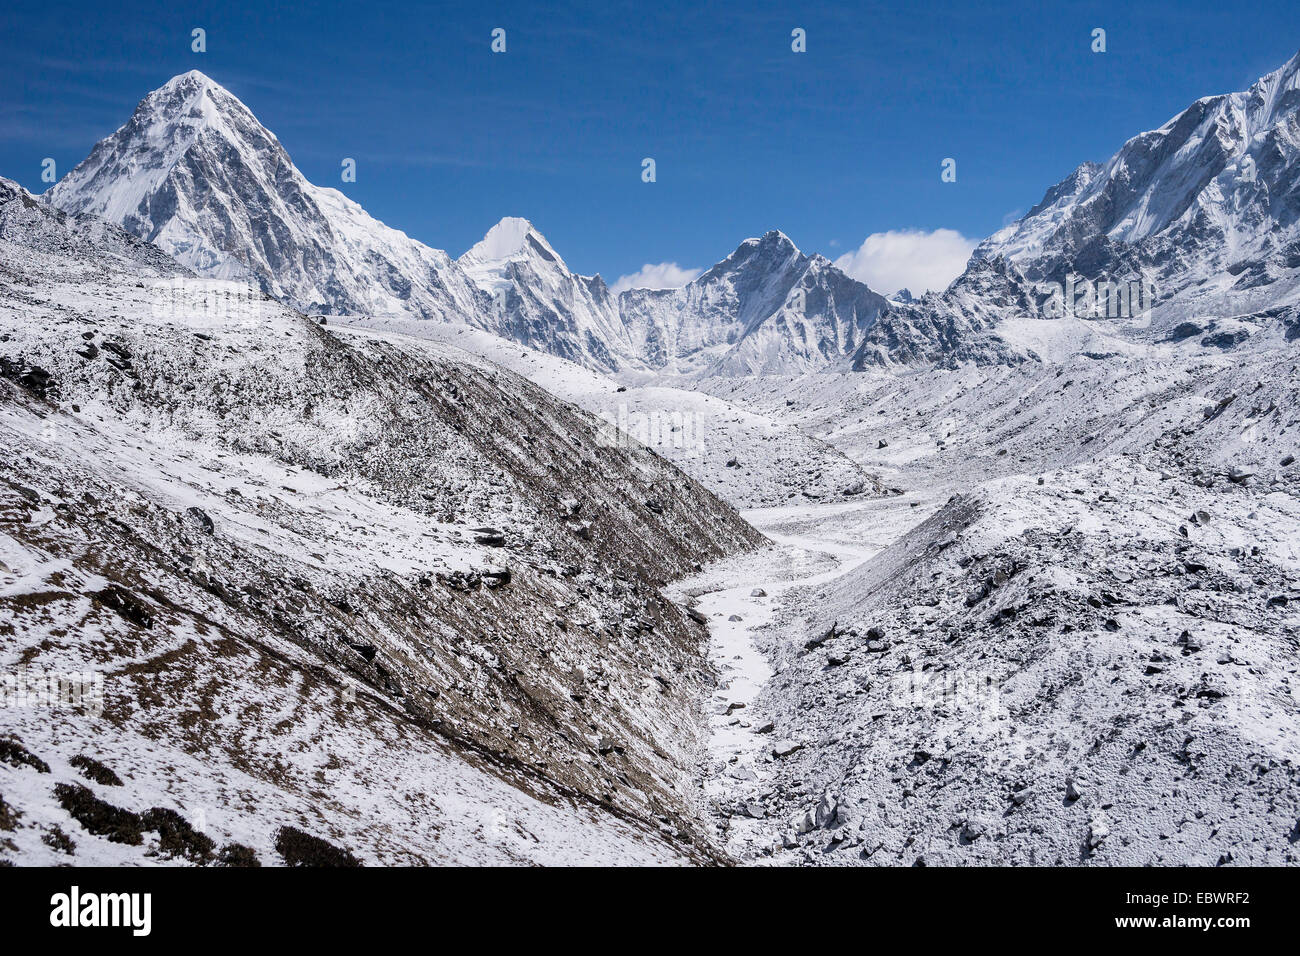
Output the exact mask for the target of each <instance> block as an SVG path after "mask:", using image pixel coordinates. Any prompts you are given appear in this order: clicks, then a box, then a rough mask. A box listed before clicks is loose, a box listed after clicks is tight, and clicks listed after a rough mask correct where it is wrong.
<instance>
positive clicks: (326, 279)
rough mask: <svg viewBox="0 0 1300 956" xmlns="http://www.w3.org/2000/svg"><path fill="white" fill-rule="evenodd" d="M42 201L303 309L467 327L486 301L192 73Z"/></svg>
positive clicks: (141, 109)
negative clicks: (313, 176)
mask: <svg viewBox="0 0 1300 956" xmlns="http://www.w3.org/2000/svg"><path fill="white" fill-rule="evenodd" d="M43 198H46V199H47V200H48V201H49V202H50V203H52V204H53V205H55V206H57V207H58V208H60V209H63V210H65V211H67V212H70V213H76V214H80V213H90V214H93V215H96V216H102V217H104V218H106V219H108V220H109V221H111V222H114V223H118V224H120V225H121V226H123V227H124V228H125V229H126V230H127V231H129V232H131V233H133V234H135V235H137V236H140V237H141V238H144V239H148V240H149V241H151V242H153V243H155V244H157V245H158V246H159V247H160V248H162V249H163V250H165V251H166V252H168V253H170V254H171V255H172V256H174V257H175V258H176V260H177V261H179V262H180V263H182V264H183V265H185V266H188V267H189V268H191V269H193V270H194V271H195V272H196V273H198V274H199V275H202V276H209V277H213V278H223V279H242V280H246V281H252V282H255V283H257V284H258V285H260V286H261V288H262V289H264V290H265V291H267V292H269V293H270V294H271V295H274V296H275V297H276V298H278V299H281V300H283V301H285V302H287V303H288V304H290V305H292V306H294V307H295V308H298V309H301V310H303V311H306V312H313V313H315V312H320V313H330V314H338V313H350V314H358V313H365V314H379V315H411V316H414V317H416V318H422V319H442V320H446V319H460V320H462V321H473V320H474V319H475V318H476V317H478V316H479V315H480V314H481V313H482V312H483V311H484V309H485V307H486V303H487V296H486V295H485V294H484V293H482V292H481V291H480V290H479V289H478V287H477V286H475V285H474V284H473V283H472V282H470V280H469V278H468V277H467V276H466V275H465V274H464V273H463V272H462V271H461V270H460V268H459V267H458V266H457V265H456V264H455V262H454V261H453V260H452V259H451V258H450V257H449V256H448V255H447V254H446V253H444V252H441V251H439V250H437V249H430V248H429V247H428V246H425V245H423V244H422V243H419V242H416V241H415V240H414V239H411V238H410V237H409V236H407V235H406V234H405V233H402V232H399V231H397V230H396V229H391V228H389V227H388V226H385V225H384V224H383V223H381V222H379V221H377V220H375V219H373V218H371V217H370V216H369V215H367V214H366V212H365V210H363V209H362V208H361V207H360V206H359V205H357V204H356V203H355V202H353V201H352V200H350V199H348V198H347V197H346V196H344V195H343V194H342V193H341V192H339V191H338V190H335V189H327V188H323V187H320V186H315V185H313V184H311V183H309V182H308V181H307V180H306V179H305V178H304V177H303V175H302V174H301V173H300V172H299V171H298V169H297V168H296V167H295V166H294V165H293V162H292V161H291V160H290V158H289V155H288V153H286V152H285V150H284V147H283V146H281V145H280V141H279V140H278V139H276V137H275V135H274V134H273V133H271V132H270V131H269V130H267V129H266V128H265V127H263V126H262V124H261V123H259V122H258V121H257V118H256V117H255V116H254V115H253V114H252V112H250V111H249V109H248V108H247V107H246V106H245V105H244V104H243V103H241V102H240V101H239V100H238V99H237V98H236V97H235V96H233V95H232V94H231V93H230V92H229V91H227V90H226V89H224V88H223V87H222V86H220V85H219V84H218V83H215V82H214V81H212V80H211V79H209V78H208V77H206V76H204V75H203V74H202V73H200V72H198V71H191V72H189V73H185V74H183V75H181V76H177V77H174V78H173V79H171V80H169V81H168V82H167V83H166V84H165V85H164V86H162V87H161V88H159V89H157V90H155V91H154V92H152V93H150V94H149V95H148V96H146V97H145V98H144V99H143V100H141V101H140V104H139V105H138V106H137V107H136V110H135V113H134V115H133V116H132V117H131V119H130V121H129V122H127V124H126V125H125V126H123V127H122V128H121V129H119V130H118V131H117V132H116V133H114V134H113V135H112V136H109V137H108V138H107V139H104V140H102V141H100V142H99V143H98V144H97V145H96V146H95V148H94V150H93V151H92V152H91V154H90V156H88V157H87V158H86V159H85V160H84V161H83V162H82V163H81V164H80V165H78V166H77V167H76V168H75V169H73V170H72V171H71V172H70V173H68V174H67V175H66V176H65V177H64V178H63V179H62V180H60V181H59V182H58V183H57V184H55V185H54V186H53V187H52V188H51V189H50V191H49V192H48V193H47V194H46V196H45V197H43Z"/></svg>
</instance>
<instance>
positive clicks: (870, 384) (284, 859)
mask: <svg viewBox="0 0 1300 956" xmlns="http://www.w3.org/2000/svg"><path fill="white" fill-rule="evenodd" d="M1298 73H1300V57H1297V58H1295V59H1292V60H1291V61H1290V62H1288V63H1287V64H1286V65H1284V66H1283V67H1282V68H1281V69H1279V70H1278V71H1275V72H1274V73H1272V74H1269V76H1267V77H1264V78H1263V79H1261V80H1260V81H1259V82H1258V83H1257V84H1255V85H1254V86H1253V87H1252V88H1251V89H1250V90H1248V91H1246V92H1243V93H1234V94H1228V95H1226V96H1215V97H1207V98H1205V99H1203V100H1199V101H1197V103H1195V104H1193V105H1192V106H1191V107H1189V109H1188V110H1187V111H1185V112H1184V113H1182V114H1180V115H1179V116H1178V117H1175V118H1174V119H1173V120H1171V121H1170V122H1169V123H1168V124H1166V125H1165V126H1163V127H1161V129H1159V130H1155V131H1152V132H1148V133H1144V134H1142V135H1140V136H1137V137H1135V138H1134V139H1132V140H1130V141H1129V142H1128V143H1126V144H1124V145H1123V147H1122V148H1121V149H1120V151H1119V152H1118V153H1117V154H1116V155H1115V156H1114V157H1112V158H1111V159H1110V160H1109V161H1108V162H1106V163H1104V164H1084V165H1083V166H1081V167H1079V169H1078V170H1076V172H1075V173H1074V174H1073V175H1072V176H1071V177H1069V178H1068V179H1067V180H1066V181H1064V182H1063V183H1061V184H1059V185H1057V186H1055V187H1053V188H1052V189H1050V190H1048V193H1047V195H1046V197H1045V198H1044V200H1043V201H1042V202H1041V203H1040V204H1039V205H1038V206H1036V207H1035V208H1034V209H1032V210H1031V211H1030V213H1029V214H1027V215H1026V216H1025V217H1024V218H1023V219H1022V220H1021V221H1020V222H1018V223H1016V224H1013V225H1012V226H1009V227H1007V228H1006V229H1004V230H1002V231H1000V232H999V233H997V234H996V235H995V236H993V237H991V238H990V239H989V240H986V242H984V243H983V244H981V246H980V247H979V248H978V249H977V251H976V254H975V255H974V256H973V258H972V260H971V262H970V263H969V265H968V268H967V270H966V272H965V273H964V274H963V275H962V276H960V277H959V278H958V279H957V280H956V281H954V283H953V284H952V285H951V286H950V287H949V288H948V289H947V290H945V291H944V292H942V293H930V294H927V295H925V296H923V297H921V298H919V299H915V298H913V297H912V296H911V295H910V294H904V293H905V290H900V292H898V293H896V294H895V295H894V296H893V297H892V298H890V299H885V298H883V297H881V296H879V295H877V294H876V293H875V292H873V291H871V290H870V289H868V288H867V287H866V286H864V285H862V284H861V283H857V282H854V281H853V280H852V279H849V278H848V277H847V276H844V275H843V273H841V272H839V271H838V270H836V269H835V268H834V266H833V265H831V264H830V263H829V262H828V261H826V260H825V259H823V258H821V257H819V256H806V255H804V254H803V253H802V252H800V251H799V250H798V249H797V248H796V247H795V245H794V244H793V243H792V242H791V241H790V239H789V238H788V237H786V236H785V235H783V234H782V233H780V232H777V231H773V232H769V233H767V234H766V235H764V236H762V237H759V238H755V239H750V240H746V241H745V242H743V243H742V244H741V245H740V246H739V247H738V248H737V249H736V251H735V252H734V253H733V254H732V255H730V256H728V257H727V258H726V259H725V260H723V261H722V262H720V263H719V264H718V265H716V266H715V267H714V268H713V269H710V270H708V271H707V272H705V273H704V274H702V275H701V276H699V277H698V278H697V279H695V280H694V281H692V282H690V283H688V284H686V285H685V286H684V287H682V288H680V289H669V290H653V291H652V290H635V289H634V290H629V291H626V292H623V293H622V294H621V295H619V296H614V295H613V294H612V293H611V292H610V291H609V290H608V289H607V288H606V287H605V284H604V282H603V280H601V278H600V277H599V276H594V277H583V276H579V275H575V274H573V273H572V272H571V271H570V270H569V269H568V267H567V266H566V265H565V263H564V260H563V259H562V258H561V256H560V255H559V253H558V252H557V251H556V250H555V249H554V248H553V247H552V246H551V245H550V243H549V242H547V241H546V239H545V238H544V237H542V235H541V234H540V233H539V232H538V231H537V230H536V229H535V228H534V227H533V226H532V224H531V223H530V222H528V221H527V220H525V219H521V218H507V219H503V220H502V221H501V222H500V223H499V224H498V225H497V226H495V227H493V229H492V230H490V231H489V233H488V234H487V235H486V236H485V238H484V240H483V241H482V242H480V243H478V244H476V245H475V246H474V247H473V248H472V249H471V250H469V251H468V252H466V253H465V255H463V256H461V257H460V259H458V260H452V259H451V258H450V257H446V256H445V255H444V254H442V253H436V254H435V253H434V251H433V250H427V249H425V248H424V247H423V246H419V244H418V243H414V242H413V241H411V240H406V237H404V236H402V237H401V240H405V242H403V241H401V240H399V239H397V238H395V236H400V235H401V234H395V233H393V232H392V231H391V230H387V227H383V226H382V225H380V224H378V223H376V222H374V221H373V220H370V219H369V218H368V217H366V216H365V214H364V213H363V212H362V211H361V210H360V209H359V208H357V207H353V206H351V205H349V204H347V201H346V200H344V199H343V198H342V197H341V195H339V194H334V193H332V191H328V190H319V189H317V188H316V187H314V186H311V185H310V184H307V183H306V182H305V180H302V179H301V176H300V175H299V174H297V172H296V170H293V168H292V166H291V165H290V164H288V158H287V156H285V155H284V154H283V150H282V149H281V148H280V147H279V144H278V142H277V141H275V139H274V137H273V136H271V134H270V133H268V132H267V131H265V130H264V129H262V128H261V127H260V125H259V124H257V122H256V120H255V119H253V118H252V115H251V113H248V111H247V110H246V109H245V108H244V107H243V106H242V104H239V103H238V101H237V100H235V99H234V98H233V97H231V96H230V95H229V94H228V93H227V92H226V91H224V90H223V89H221V87H219V86H217V85H216V84H215V83H213V82H212V81H210V80H208V79H207V78H206V77H203V76H202V75H201V74H188V75H186V76H184V77H178V78H177V79H175V80H173V81H172V82H171V83H169V84H168V85H167V86H166V87H164V88H163V89H162V90H160V91H157V92H155V93H154V94H151V95H150V96H149V97H147V98H146V99H145V100H144V101H143V102H142V103H141V105H140V107H139V108H138V109H137V112H136V116H135V117H134V118H133V119H132V121H131V122H130V123H128V124H127V126H125V127H123V129H122V130H119V131H118V133H116V134H114V136H113V137H110V138H109V139H107V140H105V141H104V142H103V143H101V144H100V146H99V147H97V148H96V151H95V152H94V153H93V154H92V155H91V157H90V158H89V159H88V160H87V161H86V163H84V164H82V166H81V167H78V169H77V170H74V172H73V173H71V174H70V175H69V177H68V178H67V179H66V180H65V181H64V182H63V183H60V184H59V185H58V186H57V187H56V188H55V190H53V192H52V195H51V196H50V197H48V201H46V199H45V197H43V198H42V199H41V200H37V199H35V198H33V197H31V196H29V195H27V194H26V193H25V192H24V191H22V190H21V189H19V188H18V187H15V186H13V184H10V183H8V182H7V181H4V180H0V439H2V440H3V442H4V446H5V448H6V450H9V449H12V450H13V453H11V454H7V455H6V456H5V457H4V458H3V459H2V460H0V612H3V613H0V652H2V653H3V668H4V670H5V672H6V673H17V672H19V671H21V670H22V668H28V669H29V670H30V669H32V668H38V669H42V671H41V672H42V673H44V672H47V671H57V672H69V673H81V672H86V671H89V672H91V673H92V674H99V675H101V676H102V677H103V683H104V695H103V699H102V700H101V701H99V705H102V706H96V705H95V703H96V702H95V701H94V700H91V701H90V702H89V703H87V702H86V701H83V702H82V704H81V705H80V706H79V707H73V708H69V707H32V706H28V707H25V708H17V709H12V708H11V709H6V710H0V800H3V802H2V803H0V859H12V860H13V861H14V862H18V863H27V862H49V861H51V860H60V861H68V862H74V863H75V862H109V861H111V862H133V863H148V862H167V863H185V862H192V863H203V864H211V863H230V864H234V863H239V862H249V861H250V860H251V859H256V860H257V861H259V862H262V863H265V864H280V863H289V864H294V863H303V862H306V863H327V862H328V863H336V862H349V861H353V860H360V861H361V862H364V863H366V864H375V863H402V862H413V863H422V862H444V861H464V862H508V863H520V862H538V863H572V862H599V863H620V864H622V863H626V864H639V863H658V862H676V863H713V862H740V863H748V864H755V865H919V864H925V865H930V864H939V865H1006V864H1015V865H1054V866H1055V865H1061V866H1066V865H1070V866H1073V865H1084V866H1093V865H1103V866H1104V865H1198V866H1199V865H1205V866H1215V865H1234V864H1266V865H1284V864H1294V863H1296V862H1297V854H1298V853H1300V851H1297V849H1296V846H1297V843H1298V842H1300V702H1298V701H1297V699H1296V687H1297V681H1300V655H1298V654H1297V651H1298V650H1300V616H1298V609H1300V473H1298V472H1297V470H1296V467H1297V466H1296V458H1297V455H1300V451H1298V450H1297V448H1296V445H1297V435H1298V434H1300V413H1298V412H1297V409H1300V307H1298V305H1297V300H1296V296H1297V292H1296V290H1297V288H1298V287H1300V234H1297V232H1296V228H1297V227H1296V223H1297V222H1300V191H1298V190H1297V183H1300V180H1298V179H1297V175H1298V173H1297V170H1300V161H1298V158H1297V153H1298V150H1297V146H1298V144H1300V140H1298V139H1297V135H1296V130H1297V125H1296V124H1297V116H1300V86H1298V85H1297V83H1298V81H1297V75H1298ZM227 149H233V150H234V154H233V155H237V156H238V157H239V162H238V163H233V164H227V163H224V162H221V161H218V160H217V159H216V156H217V154H218V153H219V152H221V151H222V150H227ZM227 155H230V154H227ZM249 197H256V202H257V203H260V204H261V206H262V208H265V209H268V210H273V212H270V213H268V215H270V216H272V218H274V219H275V221H277V222H283V223H284V224H285V230H284V235H286V236H288V237H289V239H287V240H286V241H285V242H284V243H282V244H279V245H276V246H274V249H275V254H274V255H273V256H263V257H262V258H257V256H254V255H252V253H251V252H250V251H249V248H244V244H243V243H242V242H236V243H234V244H231V245H227V246H216V245H213V241H214V240H213V237H214V235H215V234H216V233H214V232H212V231H211V229H212V228H215V226H213V224H214V223H220V224H222V225H221V229H222V230H224V229H225V228H226V227H227V226H229V227H230V229H231V230H232V232H231V235H233V236H235V237H236V238H240V237H242V238H243V239H248V240H249V243H248V245H249V247H250V248H251V247H252V246H253V245H255V243H253V242H252V241H251V236H252V232H251V230H253V229H255V228H256V227H257V222H255V221H253V220H246V221H245V220H241V219H239V216H240V215H243V213H241V212H239V210H241V209H245V208H247V203H246V202H245V201H244V200H245V199H248V198H249ZM60 209H62V210H69V211H71V212H73V213H82V212H94V213H97V214H101V215H104V216H106V217H108V218H109V219H111V220H113V221H114V222H117V223H120V224H121V225H122V226H123V227H124V229H118V228H117V227H116V226H113V225H110V224H109V223H106V222H104V221H103V220H99V219H94V218H90V217H87V216H84V215H79V216H68V215H63V214H62V213H61V212H59V210H60ZM145 239H152V240H156V241H157V242H159V243H160V244H161V246H162V248H161V249H160V248H158V247H156V246H154V245H151V244H150V243H149V242H146V241H144V240H145ZM416 247H418V248H416ZM216 248H220V249H222V250H223V254H222V256H216V255H214V254H213V251H212V250H213V249H216ZM164 250H165V251H166V252H167V253H171V254H172V255H175V256H176V257H177V258H178V259H179V264H178V262H177V261H174V260H173V259H171V258H170V257H169V256H168V255H165V254H164ZM371 253H374V255H372V254H371ZM259 255H260V253H259ZM223 256H224V258H223ZM376 256H377V257H378V259H376ZM343 260H347V262H346V264H343ZM376 262H378V266H377V267H376V268H372V266H375V264H376ZM361 264H366V265H365V266H364V268H362V267H361ZM354 266H356V268H354ZM240 269H246V270H247V272H240V271H239V270H240ZM190 270H194V271H195V272H198V273H200V278H196V277H195V276H194V275H192V274H191V272H190ZM236 275H240V276H247V277H249V278H251V279H252V280H253V281H255V282H256V283H257V290H254V289H253V288H252V287H250V286H249V285H248V284H247V283H246V282H245V281H242V280H238V279H233V278H231V279H225V280H221V279H220V277H221V276H232V277H233V276H236ZM214 280H217V281H214ZM1076 280H1077V281H1078V282H1081V283H1085V284H1086V283H1091V284H1093V285H1105V284H1106V283H1130V282H1137V283H1139V284H1142V283H1146V284H1149V285H1150V286H1152V287H1153V288H1154V289H1155V298H1154V300H1153V302H1151V303H1147V304H1149V305H1150V308H1143V309H1142V310H1140V311H1139V312H1137V313H1134V314H1124V313H1121V314H1104V313H1103V314H1094V313H1091V312H1087V311H1084V310H1083V308H1082V306H1080V305H1079V303H1080V302H1085V301H1086V300H1082V299H1081V300H1078V301H1077V302H1076V301H1075V300H1074V299H1073V298H1072V299H1071V308H1069V309H1066V310H1064V312H1063V313H1062V312H1060V311H1059V310H1058V312H1057V313H1055V314H1054V315H1053V314H1052V312H1051V311H1050V310H1046V309H1045V308H1044V289H1045V288H1051V287H1052V286H1053V285H1057V286H1063V285H1066V284H1069V285H1070V286H1071V287H1073V284H1074V283H1075V282H1076ZM196 283H197V284H196ZM205 283H206V284H205ZM325 290H329V291H328V294H326V292H325ZM262 291H265V292H267V293H270V295H267V296H263V295H262V294H261V293H262ZM271 296H275V297H276V298H278V299H282V300H284V301H286V302H288V303H289V304H290V305H293V306H296V307H298V308H300V309H303V310H304V311H307V312H310V313H313V314H312V315H311V317H306V316H303V315H300V314H297V313H295V312H293V311H292V310H291V309H290V308H287V307H286V306H285V305H282V304H281V303H280V302H277V301H275V300H274V299H273V298H272V297H271ZM315 313H328V315H327V316H323V315H317V314H315ZM430 320H432V321H430ZM734 509H739V511H737V510H734ZM92 689H93V685H92ZM95 711H98V712H95ZM322 841H323V842H322Z"/></svg>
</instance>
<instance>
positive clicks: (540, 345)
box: [457, 217, 643, 371]
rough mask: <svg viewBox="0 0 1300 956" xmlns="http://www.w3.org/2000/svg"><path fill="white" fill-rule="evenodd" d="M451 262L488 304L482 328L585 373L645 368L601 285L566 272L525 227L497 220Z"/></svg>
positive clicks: (518, 222) (520, 221)
mask: <svg viewBox="0 0 1300 956" xmlns="http://www.w3.org/2000/svg"><path fill="white" fill-rule="evenodd" d="M457 261H458V262H459V263H460V265H461V267H462V268H463V269H464V270H465V272H466V273H467V274H468V275H469V276H470V278H471V279H473V280H474V282H475V283H477V284H478V286H479V287H480V288H481V289H483V290H484V291H486V292H487V293H488V294H489V295H490V296H491V297H492V304H491V309H490V318H488V319H486V320H484V321H483V322H481V323H479V324H480V325H481V326H482V327H484V328H487V329H489V330H490V331H492V332H494V333H495V334H497V335H499V336H501V337H503V338H507V339H510V340H512V341H515V342H519V343H521V344H523V345H527V346H531V347H532V348H536V349H540V350H542V351H544V352H549V353H551V354H552V355H558V356H560V357H561V358H566V359H569V360H570V361H574V362H579V363H581V364H583V365H586V366H587V367H589V368H596V369H602V370H606V371H617V370H619V369H621V368H625V367H640V366H642V365H643V363H642V362H641V361H640V359H639V358H638V357H637V356H636V355H635V354H634V352H633V350H632V347H631V342H630V341H629V339H628V336H627V333H626V331H625V330H624V328H623V323H622V320H621V319H620V317H619V309H618V300H617V299H616V298H615V297H614V296H613V294H611V293H610V291H609V289H608V287H606V285H605V281H604V280H603V279H601V277H600V276H591V277H588V276H579V275H575V274H574V273H572V272H570V271H569V267H568V266H567V265H565V263H564V260H563V259H562V258H560V254H559V253H558V252H556V251H555V250H554V249H553V248H552V247H551V244H550V243H548V242H547V241H546V239H545V237H543V236H542V234H541V233H539V232H538V231H537V230H536V229H534V228H533V225H532V223H530V222H529V221H528V220H526V219H519V218H513V217H511V218H506V219H502V220H501V221H500V222H499V223H497V224H496V225H495V226H493V227H492V228H491V229H490V230H489V231H488V234H487V235H486V236H484V237H483V239H482V240H481V241H480V242H478V243H476V244H475V245H474V246H473V248H471V249H470V250H469V251H468V252H466V253H465V254H464V255H463V256H461V257H460V259H459V260H457Z"/></svg>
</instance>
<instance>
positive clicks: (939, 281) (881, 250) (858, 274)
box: [835, 229, 976, 295]
mask: <svg viewBox="0 0 1300 956" xmlns="http://www.w3.org/2000/svg"><path fill="white" fill-rule="evenodd" d="M975 246H976V240H974V239H967V238H966V237H965V236H963V235H962V234H961V233H960V232H957V231H956V230H955V229H936V230H934V232H925V231H924V230H921V229H891V230H889V232H873V233H872V234H871V235H869V236H867V238H866V241H865V242H863V243H862V245H861V246H859V247H858V248H857V249H856V250H855V251H853V252H846V253H845V254H844V255H842V256H840V257H839V258H838V259H836V260H835V265H837V266H838V267H839V268H840V269H841V270H842V271H844V272H846V273H848V274H849V275H851V276H853V278H855V279H857V280H858V281H859V282H865V283H866V284H867V285H869V286H871V288H872V289H873V290H875V291H876V292H880V293H882V294H884V295H890V294H892V293H894V292H897V291H898V290H899V289H903V288H906V289H910V290H911V291H912V292H914V293H916V294H917V295H921V294H922V293H923V292H925V291H926V290H927V289H934V290H935V291H942V290H943V289H946V288H947V287H948V283H950V282H951V281H952V280H953V279H955V278H957V276H959V275H961V274H962V272H963V271H964V270H965V268H966V260H967V259H969V258H970V254H971V251H972V250H973V249H974V248H975Z"/></svg>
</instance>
